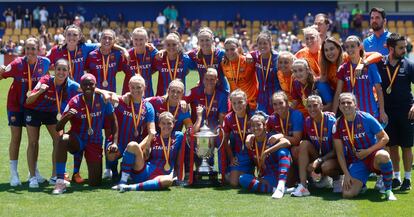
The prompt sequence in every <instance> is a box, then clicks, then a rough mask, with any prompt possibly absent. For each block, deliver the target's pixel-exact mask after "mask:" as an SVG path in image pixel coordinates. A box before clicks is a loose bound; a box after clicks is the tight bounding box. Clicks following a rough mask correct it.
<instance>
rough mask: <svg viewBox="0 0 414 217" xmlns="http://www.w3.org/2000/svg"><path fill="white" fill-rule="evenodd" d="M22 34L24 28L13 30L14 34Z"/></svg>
mask: <svg viewBox="0 0 414 217" xmlns="http://www.w3.org/2000/svg"><path fill="white" fill-rule="evenodd" d="M20 34H22V30H20V29H14V30H13V35H20Z"/></svg>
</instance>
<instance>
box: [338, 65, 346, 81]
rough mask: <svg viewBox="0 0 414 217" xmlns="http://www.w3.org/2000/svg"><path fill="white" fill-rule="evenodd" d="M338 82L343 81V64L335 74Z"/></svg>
mask: <svg viewBox="0 0 414 217" xmlns="http://www.w3.org/2000/svg"><path fill="white" fill-rule="evenodd" d="M336 77H337V78H338V80H341V81H345V64H343V65H341V66H340V67H339V69H338V72H337V73H336Z"/></svg>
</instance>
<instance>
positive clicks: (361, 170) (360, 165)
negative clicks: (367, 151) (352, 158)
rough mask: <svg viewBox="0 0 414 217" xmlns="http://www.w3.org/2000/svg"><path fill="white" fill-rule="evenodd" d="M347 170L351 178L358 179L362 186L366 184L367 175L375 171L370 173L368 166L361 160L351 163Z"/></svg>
mask: <svg viewBox="0 0 414 217" xmlns="http://www.w3.org/2000/svg"><path fill="white" fill-rule="evenodd" d="M348 169H349V173H350V175H351V176H352V178H354V179H358V180H359V181H361V182H362V184H363V185H365V184H366V183H367V181H368V178H369V175H370V174H371V173H372V172H376V171H372V170H371V169H370V168H369V167H368V165H367V164H366V163H365V162H364V161H362V160H359V161H357V162H354V163H352V164H351V165H349V168H348Z"/></svg>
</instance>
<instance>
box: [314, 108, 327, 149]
mask: <svg viewBox="0 0 414 217" xmlns="http://www.w3.org/2000/svg"><path fill="white" fill-rule="evenodd" d="M324 121H325V116H324V115H323V113H322V121H321V126H320V129H321V130H320V132H321V133H320V134H319V132H318V127H317V124H316V121H315V120H313V129H315V133H316V137H318V142H319V154H321V153H322V140H323V125H324Z"/></svg>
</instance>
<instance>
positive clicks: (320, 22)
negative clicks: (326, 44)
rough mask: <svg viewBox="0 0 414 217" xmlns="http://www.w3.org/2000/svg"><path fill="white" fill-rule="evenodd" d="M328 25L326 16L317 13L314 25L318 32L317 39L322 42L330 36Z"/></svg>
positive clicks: (328, 21)
mask: <svg viewBox="0 0 414 217" xmlns="http://www.w3.org/2000/svg"><path fill="white" fill-rule="evenodd" d="M330 23H331V22H330V20H329V18H328V16H327V15H326V14H323V13H319V14H317V15H316V16H315V22H314V25H315V26H316V29H317V30H318V32H319V37H320V38H321V40H322V41H324V40H325V39H326V38H327V37H329V35H330V33H328V31H329V26H330Z"/></svg>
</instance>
